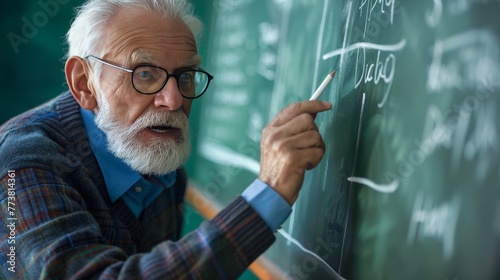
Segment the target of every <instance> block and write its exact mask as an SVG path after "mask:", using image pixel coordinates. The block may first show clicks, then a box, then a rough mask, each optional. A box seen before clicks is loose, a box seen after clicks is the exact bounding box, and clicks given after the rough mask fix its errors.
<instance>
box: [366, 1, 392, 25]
mask: <svg viewBox="0 0 500 280" xmlns="http://www.w3.org/2000/svg"><path fill="white" fill-rule="evenodd" d="M395 2H396V0H363V1H361V4H360V5H359V13H360V15H363V11H365V12H366V18H367V20H368V21H369V20H370V19H371V15H372V13H373V11H374V10H375V9H376V8H377V6H380V7H378V8H379V9H380V12H381V13H385V12H386V9H387V10H388V12H389V14H390V19H391V24H392V22H393V20H394V4H395Z"/></svg>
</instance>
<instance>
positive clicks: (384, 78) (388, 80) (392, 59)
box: [322, 39, 406, 108]
mask: <svg viewBox="0 0 500 280" xmlns="http://www.w3.org/2000/svg"><path fill="white" fill-rule="evenodd" d="M405 45H406V40H405V39H401V41H399V42H398V43H396V44H389V45H381V44H375V43H370V42H358V43H354V44H352V45H350V46H347V47H344V48H340V49H336V50H333V51H331V52H328V53H326V54H324V55H323V57H322V58H323V60H327V59H330V58H332V57H335V56H338V55H344V54H347V53H349V52H351V51H354V50H355V51H356V69H355V71H356V74H355V75H356V79H355V80H356V81H355V85H354V88H355V89H356V88H358V87H359V86H360V85H361V83H364V84H366V83H373V84H375V85H377V84H378V83H379V82H383V83H385V84H386V85H387V87H386V90H385V93H384V96H383V98H382V100H381V101H380V102H379V103H378V106H379V107H380V108H381V107H383V106H384V104H385V102H386V101H387V98H388V97H389V93H390V90H391V87H392V82H393V78H394V72H395V71H396V56H395V55H394V54H393V53H392V52H397V51H400V50H402V49H403V48H404V47H405ZM367 49H369V50H374V51H377V58H376V60H375V61H374V62H370V61H367V56H366V50H367ZM360 51H361V52H362V53H361V55H360ZM382 52H384V53H386V52H387V54H385V58H383V59H381V58H380V56H381V53H382ZM358 67H359V68H358ZM358 76H359V78H358Z"/></svg>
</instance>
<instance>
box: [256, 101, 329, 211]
mask: <svg viewBox="0 0 500 280" xmlns="http://www.w3.org/2000/svg"><path fill="white" fill-rule="evenodd" d="M331 107H332V105H331V104H330V103H328V102H321V101H304V102H299V103H294V104H292V105H290V106H288V107H286V108H285V109H283V110H282V111H281V112H280V113H279V114H278V115H277V116H276V117H275V118H274V119H273V120H272V121H271V122H270V123H269V124H268V125H267V126H266V127H265V128H264V130H263V131H262V140H261V143H260V146H261V147H260V149H261V156H260V174H259V179H260V180H261V181H263V182H265V183H266V184H268V185H269V186H271V187H272V188H273V189H274V190H276V192H278V193H279V194H280V195H281V196H282V197H283V198H284V199H285V200H286V201H287V202H288V203H289V204H290V205H292V204H293V203H294V202H295V200H296V199H297V197H298V195H299V191H300V188H301V186H302V182H303V180H304V173H305V171H306V170H309V169H312V168H314V167H316V165H318V164H319V162H320V161H321V158H322V157H323V154H324V152H325V143H324V142H323V139H322V138H321V135H320V134H319V131H318V127H317V126H316V124H315V123H314V118H315V116H316V113H318V112H322V111H326V110H329V109H330V108H331Z"/></svg>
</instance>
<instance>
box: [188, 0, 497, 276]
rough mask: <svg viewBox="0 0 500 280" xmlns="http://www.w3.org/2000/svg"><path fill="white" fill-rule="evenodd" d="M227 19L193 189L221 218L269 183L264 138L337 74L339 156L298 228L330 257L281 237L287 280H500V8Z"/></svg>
mask: <svg viewBox="0 0 500 280" xmlns="http://www.w3.org/2000/svg"><path fill="white" fill-rule="evenodd" d="M213 10H214V12H213V13H212V14H213V17H212V24H211V26H210V41H211V44H210V46H211V47H210V48H209V50H208V58H207V59H208V61H207V68H208V69H209V70H210V71H211V72H213V74H214V76H215V80H214V81H213V87H212V88H211V89H210V92H209V93H208V94H207V96H204V100H203V104H202V113H201V121H200V129H199V130H198V132H197V133H196V135H197V140H198V141H197V147H198V150H197V155H196V156H197V158H196V163H197V164H196V169H195V172H194V173H193V179H194V180H195V181H196V182H197V184H198V188H199V189H200V191H201V192H202V193H204V194H205V195H206V196H208V197H209V198H211V199H213V200H214V201H216V202H217V203H218V204H219V205H220V207H222V206H223V205H225V204H227V203H228V202H229V201H231V200H232V199H234V197H235V196H236V195H238V194H239V193H241V192H242V191H243V190H244V188H245V187H246V186H247V185H248V184H249V183H250V182H251V181H252V180H253V179H254V178H255V177H256V175H257V174H258V169H259V164H258V163H259V141H260V132H261V130H262V128H263V127H264V126H265V124H266V123H267V122H268V121H270V120H271V119H272V117H273V116H275V115H276V113H277V112H278V111H279V110H281V109H282V108H284V107H285V106H286V105H288V104H290V103H292V102H294V101H300V100H305V99H308V98H309V96H310V95H311V93H312V92H313V91H314V89H315V88H316V87H317V86H318V85H319V84H320V83H321V81H322V80H323V78H324V77H325V76H326V74H327V73H329V72H330V71H331V70H333V69H337V75H336V77H335V79H334V81H333V82H332V84H331V85H330V87H329V88H328V89H327V91H326V92H325V93H324V94H323V96H322V97H321V99H323V100H328V101H331V102H332V103H333V109H332V110H331V111H330V112H326V113H321V114H319V115H318V117H317V119H316V123H317V124H318V127H319V129H320V132H321V133H322V135H323V137H324V139H325V142H326V145H327V149H326V154H325V156H324V158H323V160H322V162H321V164H320V165H319V166H318V167H317V168H316V169H314V170H312V171H309V172H308V173H307V174H306V178H305V181H304V185H303V189H302V191H301V194H300V197H299V199H298V200H297V202H296V204H295V206H294V208H293V213H292V215H291V217H290V218H289V219H288V220H287V222H286V223H285V224H284V225H283V230H284V231H285V232H287V233H288V234H289V235H290V236H291V237H292V238H293V239H294V240H296V241H297V242H299V243H300V244H301V245H302V246H303V247H304V248H305V249H308V250H310V251H312V252H313V253H315V254H316V256H313V255H311V254H309V253H307V252H305V251H304V250H302V249H301V248H299V246H297V245H296V244H295V243H293V242H291V241H290V240H289V239H285V238H284V237H283V235H282V234H280V233H277V242H276V243H275V244H274V245H273V246H272V247H271V248H270V250H269V251H268V252H267V253H266V254H265V257H266V258H267V259H268V260H270V261H271V262H272V263H273V264H274V265H276V267H278V268H279V270H280V271H281V272H280V275H279V277H284V278H286V277H289V278H292V279H329V278H333V277H334V274H333V273H332V272H331V269H332V268H333V269H334V270H336V271H337V272H339V273H340V274H341V275H342V276H344V277H347V278H349V279H498V278H499V277H500V268H499V267H498V266H497V265H496V264H497V263H498V261H499V257H500V254H499V253H500V249H498V247H499V246H498V245H499V242H500V189H499V187H500V175H499V174H500V169H499V166H500V144H499V143H500V125H499V120H500V116H499V112H500V111H499V110H498V107H499V106H500V97H499V94H500V19H499V17H498V13H499V12H500V1H497V0H481V1H479V0H455V1H441V0H432V1H431V0H424V1H411V0H405V1H396V0H384V1H382V0H359V1H328V0H316V1H313V0H308V1H305V0H287V1H277V0H276V1H257V0H241V1H229V0H219V1H215V2H214V5H213ZM318 257H319V258H321V260H320V259H318ZM323 261H324V262H326V264H327V265H325V263H323Z"/></svg>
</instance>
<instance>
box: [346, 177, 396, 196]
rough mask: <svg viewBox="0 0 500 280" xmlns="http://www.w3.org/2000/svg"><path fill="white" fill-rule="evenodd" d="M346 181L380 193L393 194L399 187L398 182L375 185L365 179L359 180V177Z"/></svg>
mask: <svg viewBox="0 0 500 280" xmlns="http://www.w3.org/2000/svg"><path fill="white" fill-rule="evenodd" d="M347 181H349V182H354V183H358V184H361V185H365V186H367V187H369V188H371V189H373V190H376V191H378V192H381V193H393V192H395V191H396V190H397V189H398V187H399V181H398V180H393V181H392V182H391V183H389V184H377V183H375V182H373V181H371V180H369V179H366V178H361V177H349V178H347Z"/></svg>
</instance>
